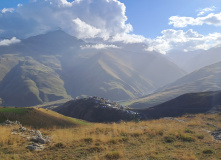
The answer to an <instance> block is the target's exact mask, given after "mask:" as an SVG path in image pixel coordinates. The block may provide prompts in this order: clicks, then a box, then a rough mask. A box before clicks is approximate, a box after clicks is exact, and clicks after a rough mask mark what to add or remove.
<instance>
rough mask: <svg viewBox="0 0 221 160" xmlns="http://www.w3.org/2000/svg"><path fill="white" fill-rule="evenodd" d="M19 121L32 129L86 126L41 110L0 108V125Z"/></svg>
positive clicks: (79, 121) (72, 119)
mask: <svg viewBox="0 0 221 160" xmlns="http://www.w3.org/2000/svg"><path fill="white" fill-rule="evenodd" d="M7 119H8V120H11V121H16V120H17V121H19V122H21V124H23V125H26V126H31V127H34V128H53V127H58V128H60V127H61V128H63V127H74V126H79V125H85V124H87V123H86V122H85V121H81V120H78V119H75V118H69V117H65V116H63V115H61V114H58V113H56V112H53V111H51V110H45V109H42V108H0V123H2V122H4V121H5V120H7Z"/></svg>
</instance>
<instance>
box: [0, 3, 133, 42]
mask: <svg viewBox="0 0 221 160" xmlns="http://www.w3.org/2000/svg"><path fill="white" fill-rule="evenodd" d="M125 12H126V7H125V5H124V4H123V3H121V2H120V1H118V0H75V1H73V2H68V1H67V0H32V1H29V2H28V3H27V4H25V5H18V7H17V8H16V10H15V11H14V12H13V14H11V15H10V14H9V13H8V12H7V13H6V15H1V16H0V29H2V30H5V31H6V32H7V31H8V32H10V34H11V31H12V30H13V36H16V37H19V38H25V37H28V36H30V35H37V34H40V33H44V32H47V31H50V30H55V29H56V28H58V27H60V28H62V29H63V30H64V31H65V32H67V33H69V34H71V35H73V36H77V37H78V38H89V37H90V38H94V37H100V38H104V39H107V37H109V36H114V35H116V34H123V33H129V32H130V31H132V29H133V28H132V26H131V25H130V24H128V23H126V21H127V17H126V15H125ZM9 22H10V23H9ZM24 24H25V25H26V26H24ZM8 28H9V30H8ZM21 31H22V33H21ZM25 31H26V32H25ZM5 34H6V35H8V34H7V33H5Z"/></svg>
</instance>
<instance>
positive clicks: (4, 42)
mask: <svg viewBox="0 0 221 160" xmlns="http://www.w3.org/2000/svg"><path fill="white" fill-rule="evenodd" d="M19 42H21V40H19V39H17V38H16V37H12V39H4V40H1V41H0V46H9V45H11V44H16V43H19Z"/></svg>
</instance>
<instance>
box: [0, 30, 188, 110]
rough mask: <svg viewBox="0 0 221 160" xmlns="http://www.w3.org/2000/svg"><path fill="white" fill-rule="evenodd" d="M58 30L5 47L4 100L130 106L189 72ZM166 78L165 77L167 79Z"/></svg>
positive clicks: (1, 68) (0, 80)
mask: <svg viewBox="0 0 221 160" xmlns="http://www.w3.org/2000/svg"><path fill="white" fill-rule="evenodd" d="M91 45H93V44H88V43H86V42H84V41H82V40H80V39H77V38H75V37H73V36H70V35H68V34H67V33H65V32H63V31H61V30H58V31H54V32H49V33H46V34H42V35H37V36H34V37H30V38H28V39H24V40H22V41H21V42H20V43H17V44H13V45H11V46H1V47H0V98H1V99H2V103H3V105H6V106H11V105H13V106H30V105H37V104H40V103H43V102H48V101H53V100H58V99H62V98H66V97H68V96H72V97H77V96H81V95H88V96H101V97H105V98H108V99H111V100H125V99H131V98H136V97H139V96H143V95H146V94H149V93H151V92H153V91H154V90H155V89H157V88H159V87H162V86H164V85H165V84H168V83H170V82H172V81H174V80H176V79H178V78H180V77H182V76H183V75H184V74H185V72H184V71H183V70H182V69H180V68H179V67H178V66H177V65H175V64H174V63H172V62H171V61H170V60H168V58H167V57H166V56H164V55H161V54H159V53H156V52H144V51H141V50H139V49H138V48H139V45H138V46H137V45H135V46H136V47H135V49H134V50H132V49H131V47H133V46H134V45H129V44H124V45H123V46H122V47H119V48H106V49H93V48H88V49H83V48H84V46H91ZM165 74H166V76H165Z"/></svg>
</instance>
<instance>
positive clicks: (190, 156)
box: [0, 114, 221, 160]
mask: <svg viewBox="0 0 221 160" xmlns="http://www.w3.org/2000/svg"><path fill="white" fill-rule="evenodd" d="M178 119H183V120H184V122H178V121H177V120H165V119H161V120H153V121H146V122H145V121H144V122H139V123H133V122H130V123H121V124H115V123H114V124H92V125H89V126H84V127H80V128H72V129H53V130H41V131H42V132H43V133H47V134H48V135H49V136H51V137H52V138H53V143H51V144H50V145H49V147H48V148H46V149H45V150H44V151H41V152H30V151H27V149H25V147H26V146H27V144H28V143H29V142H28V141H27V140H26V139H21V138H20V137H13V136H12V135H11V134H10V130H7V128H4V127H1V126H0V134H1V137H0V146H1V148H0V157H1V158H2V159H19V160H20V159H26V160H31V159H33V157H35V159H36V160H40V159H54V160H60V159H73V160H75V159H76V160H79V159H91V160H98V159H99V160H111V159H122V160H127V159H130V160H139V159H140V160H142V159H150V160H171V159H174V160H197V159H200V160H218V159H221V155H220V153H221V148H220V142H218V141H216V140H214V139H213V138H212V136H211V135H210V133H208V132H207V130H209V131H214V130H215V129H216V128H215V127H213V126H212V125H216V126H217V127H219V128H220V127H221V124H220V121H221V115H220V114H213V115H211V114H208V115H197V116H196V117H192V118H187V117H180V118H178ZM208 124H210V125H208Z"/></svg>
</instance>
